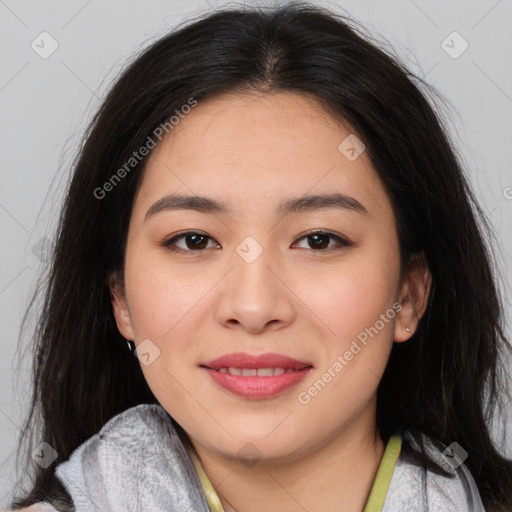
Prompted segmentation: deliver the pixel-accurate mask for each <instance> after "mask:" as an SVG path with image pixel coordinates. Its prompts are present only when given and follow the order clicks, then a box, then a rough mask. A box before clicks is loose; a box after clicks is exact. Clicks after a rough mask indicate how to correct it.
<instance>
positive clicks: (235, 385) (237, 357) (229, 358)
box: [201, 352, 313, 399]
mask: <svg viewBox="0 0 512 512" xmlns="http://www.w3.org/2000/svg"><path fill="white" fill-rule="evenodd" d="M201 366H202V367H203V368H204V369H205V371H207V372H208V374H209V375H210V376H211V377H212V379H213V380H214V382H216V383H217V384H218V385H219V386H220V387H222V388H223V389H226V390H228V391H231V392H232V393H234V394H236V395H238V396H242V397H244V398H251V399H265V398H272V397H274V396H276V395H278V394H280V393H282V392H283V391H285V390H286V389H289V388H290V387H292V386H293V385H295V384H297V383H298V382H300V381H301V380H302V379H303V378H304V377H305V376H306V375H307V374H308V373H309V371H310V370H311V368H312V367H313V365H312V364H311V363H309V362H304V361H299V360H297V359H293V358H291V357H288V356H284V355H281V354H273V353H268V354H262V355H259V356H255V355H251V354H245V353H241V352H239V353H234V354H227V355H225V356H222V357H219V358H217V359H214V360H212V361H209V362H207V363H204V364H202V365H201ZM221 368H223V369H224V370H223V371H219V370H220V369H221ZM226 368H231V369H233V368H236V369H239V370H244V369H245V370H247V369H256V370H257V369H261V368H272V369H275V368H281V369H284V370H285V372H284V373H280V374H279V375H268V376H259V375H249V376H245V375H233V374H231V373H229V372H227V371H226V370H225V369H226ZM239 370H237V371H236V372H237V373H238V372H239ZM232 371H235V370H232ZM279 372H280V371H279Z"/></svg>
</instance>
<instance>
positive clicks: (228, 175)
mask: <svg viewBox="0 0 512 512" xmlns="http://www.w3.org/2000/svg"><path fill="white" fill-rule="evenodd" d="M350 133H351V131H350V130H349V129H347V127H345V126H343V123H340V122H339V121H337V120H335V119H334V118H333V117H331V116H330V115H329V113H328V112H326V111H325V110H324V109H323V108H322V107H321V106H320V105H319V104H318V103H317V102H316V101H315V100H314V99H313V98H311V97H308V96H305V95H299V94H295V93H273V94H260V93H251V94H245V95H222V96H218V97H216V98H214V99H209V100H206V101H202V102H199V104H198V105H197V106H196V107H195V108H194V109H193V110H192V111H191V112H190V113H189V114H188V115H187V116H186V117H185V118H184V119H182V120H181V121H180V123H179V124H178V125H177V126H175V128H174V129H173V130H172V132H170V134H169V135H168V136H167V137H166V138H164V139H163V140H162V142H161V143H160V144H159V145H158V146H157V147H156V148H155V149H154V150H153V152H152V154H151V156H150V158H149V160H148V162H147V166H146V168H145V170H144V176H143V179H142V182H141V184H140V187H139V190H138V192H137V194H136V197H135V201H134V204H133V209H132V214H131V219H130V225H129V232H128V240H127V247H126V258H125V269H124V286H123V283H120V282H117V281H112V284H111V292H112V304H113V310H114V315H115V318H116V322H117V326H118V328H119V331H120V332H121V334H122V335H123V336H124V337H125V338H126V339H130V340H134V341H135V343H136V345H138V344H139V343H141V342H142V340H145V339H150V340H151V342H152V343H154V345H155V346H156V347H158V349H159V350H160V355H159V356H158V357H157V358H156V359H155V360H154V361H153V362H152V363H151V364H149V365H147V366H146V365H142V364H141V367H142V370H143V372H144V376H145V378H146V380H147V382H148V385H149V386H150V388H151V390H152V391H153V393H154V394H155V396H156V398H157V399H158V401H159V402H160V403H161V405H162V406H163V407H164V408H165V409H166V410H167V411H168V412H169V414H171V416H172V417H173V418H175V419H176V421H177V422H178V423H179V424H180V425H181V426H182V427H183V428H184V429H185V431H186V432H187V434H188V436H189V438H190V439H191V441H192V444H193V446H194V448H195V450H196V452H197V454H198V455H199V457H200V459H201V462H202V464H203V467H204V469H205V471H206V474H207V475H208V477H209V478H210V480H211V482H212V483H213V485H214V487H215V489H216V491H217V493H218V495H219V497H220V499H221V502H222V504H223V506H224V509H225V511H226V512H230V511H243V512H252V511H261V510H265V511H270V512H282V511H283V510H286V511H289V512H294V511H303V510H308V511H309V512H326V511H340V510H343V511H345V512H355V511H361V510H362V509H363V507H364V504H365V502H366V500H367V497H368V494H369V492H370V489H371V487H372V484H373V481H374V478H375V474H376V471H377V468H378V466H379V464H380V461H381V458H382V455H383V450H384V443H383V441H382V439H381V436H380V434H379V432H378V429H377V427H376V392H377V386H378V384H379V381H380V379H381V377H382V374H383V372H384V369H385V367H386V363H387V360H388V357H389V353H390V350H391V348H392V344H393V342H397V343H400V342H403V341H406V340H407V339H408V338H409V337H410V336H412V335H413V334H414V331H415V329H416V327H417V325H418V321H419V319H420V318H421V316H422V315H423V313H424V311H425V308H426V305H427V298H428V292H429V288H430V284H431V278H430V273H429V271H428V268H427V267H425V266H424V265H422V264H419V263H418V264H416V265H415V266H411V268H410V269H409V270H408V271H407V273H406V274H405V277H404V279H403V280H400V256H399V244H398V236H397V231H396V225H395V219H394V215H393V211H392V206H391V203H390V200H389V198H388V196H387V194H386V192H385V189H384V187H383V185H382V183H381V182H380V180H379V178H378V176H377V174H376V173H375V171H374V169H373V168H372V166H371V164H370V161H369V159H368V157H367V155H366V153H365V152H363V153H362V154H361V155H360V156H359V157H358V158H356V159H355V160H354V161H350V160H349V159H347V157H346V156H345V154H343V153H342V151H340V150H339V149H338V146H339V144H340V143H341V142H342V141H343V140H344V139H345V138H346V137H347V136H348V135H349V134H350ZM333 192H339V193H343V194H346V195H349V196H351V197H353V198H355V199H357V200H358V201H359V202H360V203H361V204H362V205H363V206H364V207H365V208H366V210H367V211H368V215H363V214H361V213H358V212H355V211H352V210H348V209H335V208H330V209H319V210H314V211H305V212H298V213H297V212H296V213H289V214H287V215H285V216H283V215H277V214H276V213H275V211H274V209H275V206H276V204H277V203H279V202H280V201H281V200H284V199H289V198H291V197H300V196H304V195H306V194H317V193H318V194H320V193H333ZM170 193H179V194H187V195H188V194H190V195H194V194H195V195H201V196H203V195H204V196H208V197H210V198H214V199H217V200H219V201H228V202H229V203H230V204H231V205H232V207H233V213H226V214H224V213H223V214H219V213H217V214H208V213H200V212H197V211H192V210H183V209H182V210H175V211H163V212H160V213H157V214H156V215H154V216H152V217H150V218H149V219H148V220H147V221H144V216H145V215H146V212H147V210H148V209H149V208H150V207H151V205H153V203H155V202H156V201H157V200H159V199H160V198H162V197H163V196H165V195H167V194H170ZM188 230H190V231H199V232H201V233H203V234H206V235H208V237H210V238H207V239H206V240H205V241H204V244H203V246H202V247H206V248H203V249H201V250H198V249H194V248H193V247H194V245H193V244H192V243H190V238H189V244H188V245H187V239H184V238H182V239H181V240H179V241H177V242H176V245H177V247H179V248H181V249H183V252H181V253H173V252H171V251H169V249H168V248H166V247H165V246H163V243H164V242H165V241H166V240H168V239H170V238H172V236H173V235H175V234H177V233H180V232H183V231H188ZM310 230H328V231H332V232H334V233H335V234H338V235H340V236H342V237H344V238H346V239H348V241H350V245H348V246H340V245H338V244H339V243H338V241H337V240H336V239H334V238H329V237H327V238H324V239H321V240H320V245H321V242H322V240H323V241H324V245H323V246H322V247H325V246H328V248H320V249H318V248H316V247H318V245H319V244H318V243H317V244H316V245H315V240H313V241H311V238H308V237H307V236H306V237H305V236H304V233H306V232H309V231H310ZM248 236H251V237H253V238H254V239H255V240H256V241H257V242H258V244H259V245H260V246H261V248H262V250H263V252H262V253H261V255H260V256H259V257H258V258H257V259H256V260H255V261H253V262H252V263H248V262H246V261H245V260H244V259H243V258H242V257H240V256H239V254H238V253H237V251H236V248H237V246H238V245H239V244H240V243H241V242H242V241H243V240H244V239H245V238H246V237H248ZM191 247H192V248H191ZM187 249H188V252H185V251H187ZM394 303H398V304H400V306H401V310H400V311H399V313H397V315H396V316H395V317H394V318H393V319H392V320H390V321H389V322H387V323H385V325H384V328H382V329H381V330H380V331H379V332H378V335H376V336H374V337H373V338H369V342H368V344H367V345H366V346H364V348H363V349H362V350H361V351H360V352H359V353H358V354H357V355H355V356H354V358H353V359H352V360H351V361H350V362H349V363H348V364H347V365H346V367H345V368H344V369H343V371H341V372H339V373H338V374H336V376H335V377H334V378H332V380H331V382H329V383H328V384H327V385H326V386H325V387H324V388H323V389H322V390H321V392H319V393H318V394H317V395H316V396H314V397H312V398H311V400H310V401H309V403H307V404H303V403H301V402H300V401H299V400H298V394H299V393H300V392H302V391H307V390H308V388H310V386H312V385H313V383H314V382H316V381H317V380H318V379H319V378H321V376H322V374H323V373H324V372H326V371H327V370H328V368H329V367H332V365H333V363H334V362H335V361H336V360H337V357H338V356H339V355H343V354H344V353H345V352H346V351H347V350H348V349H349V348H350V346H351V343H352V341H353V340H356V339H357V336H358V334H359V333H361V332H362V331H364V329H365V328H367V327H370V326H373V325H374V324H375V322H376V321H377V320H378V319H379V316H380V315H381V314H384V313H385V312H386V311H387V310H388V309H390V308H391V307H392V305H393V304H394ZM406 327H409V329H410V331H409V332H408V331H406ZM232 352H248V353H252V354H263V353H266V352H277V353H281V354H285V355H289V356H292V357H294V358H296V359H298V360H300V361H309V362H310V363H311V364H312V365H313V366H314V368H313V369H312V370H311V371H310V373H309V374H308V375H307V377H306V378H305V379H304V380H303V381H302V382H300V383H299V384H298V385H297V386H294V387H293V388H291V389H288V390H287V391H285V392H284V393H282V394H281V395H279V396H277V397H273V398H270V399H264V400H250V399H247V398H242V397H239V396H236V395H233V394H231V393H230V392H229V391H225V390H223V389H222V388H220V387H218V386H217V385H216V384H215V383H214V382H213V380H212V379H211V378H210V376H209V375H208V373H207V372H206V371H205V370H204V369H202V368H201V367H200V366H199V365H200V364H202V363H205V362H207V361H209V360H212V359H214V358H216V357H219V356H221V355H224V354H228V353H232ZM249 442H250V443H252V444H253V445H254V446H255V447H256V448H257V451H258V457H257V458H258V460H257V462H256V463H255V464H252V465H248V464H247V463H246V462H244V461H243V460H241V457H240V456H239V451H240V450H241V449H242V448H243V447H244V445H246V443H249Z"/></svg>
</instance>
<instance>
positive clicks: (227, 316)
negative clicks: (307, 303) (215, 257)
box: [216, 251, 295, 334]
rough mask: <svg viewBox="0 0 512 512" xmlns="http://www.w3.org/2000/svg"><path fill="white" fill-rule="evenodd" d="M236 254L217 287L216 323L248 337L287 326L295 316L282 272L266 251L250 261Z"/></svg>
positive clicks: (289, 291)
mask: <svg viewBox="0 0 512 512" xmlns="http://www.w3.org/2000/svg"><path fill="white" fill-rule="evenodd" d="M240 254H242V253H240ZM240 254H238V253H235V254H234V255H233V258H232V261H231V263H232V265H233V268H232V270H231V271H230V272H229V273H228V275H227V276H226V279H224V280H223V281H222V284H221V286H220V289H219V293H220V299H219V301H218V303H217V310H216V317H217V321H218V322H219V323H220V324H222V325H223V326H224V327H228V328H231V329H233V328H239V329H242V330H244V331H246V332H248V333H251V334H257V333H260V332H265V331H269V330H270V331H272V330H278V329H281V328H283V327H285V326H287V325H289V324H290V323H291V322H293V319H294V317H295V308H294V305H293V303H292V302H291V298H292V297H293V293H292V291H291V289H290V287H289V285H288V284H287V283H286V277H285V276H286V272H284V271H283V270H282V268H279V266H278V264H277V262H276V260H275V259H273V258H272V256H271V254H270V252H269V251H263V252H262V253H261V254H260V255H259V256H258V257H257V258H256V259H255V260H254V261H251V259H244V257H243V254H242V256H240Z"/></svg>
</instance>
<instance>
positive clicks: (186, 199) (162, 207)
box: [144, 193, 370, 221]
mask: <svg viewBox="0 0 512 512" xmlns="http://www.w3.org/2000/svg"><path fill="white" fill-rule="evenodd" d="M330 208H336V209H341V210H349V211H353V212H356V213H360V214H362V215H367V216H369V215H370V214H369V213H368V210H367V209H366V208H365V207H364V206H363V205H362V204H361V203H360V202H359V201H358V200H357V199H354V198H353V197H350V196H347V195H345V194H340V193H333V194H317V195H308V196H302V197H295V198H291V199H286V200H284V201H282V202H281V203H279V204H278V205H277V207H276V209H275V212H276V214H278V215H279V214H280V215H287V214H288V213H301V212H306V211H314V210H323V209H330ZM172 210H194V211H197V212H200V213H206V214H226V213H232V212H233V208H232V207H231V205H230V204H229V203H227V202H224V201H217V200H216V199H211V198H209V197H204V196H183V195H178V194H170V195H167V196H165V197H162V198H161V199H159V200H158V201H157V202H156V203H154V204H153V205H152V206H151V207H150V208H149V210H148V211H147V212H146V215H145V217H144V221H147V220H148V219H149V218H150V217H153V216H154V215H156V214H157V213H160V212H164V211H172Z"/></svg>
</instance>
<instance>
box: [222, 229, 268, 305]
mask: <svg viewBox="0 0 512 512" xmlns="http://www.w3.org/2000/svg"><path fill="white" fill-rule="evenodd" d="M262 243H264V242H262ZM272 254H273V251H272V249H270V248H269V247H268V246H267V247H265V248H264V247H263V245H262V244H260V242H258V240H256V238H255V237H253V236H247V237H246V238H244V239H243V240H242V242H240V244H238V246H237V247H236V249H235V253H234V254H233V258H232V261H233V265H234V267H235V268H234V272H233V281H234V283H233V284H234V286H235V291H237V290H238V291H239V292H240V293H243V294H244V296H245V295H248V297H251V296H254V298H256V296H258V295H259V296H262V295H266V294H268V295H270V296H273V295H275V294H276V293H277V290H276V289H275V283H274V280H273V278H274V277H275V276H274V275H273V273H272V272H271V271H270V268H271V267H272V264H274V266H276V265H278V262H277V261H276V258H275V257H274V258H272ZM274 256H275V255H274ZM272 260H273V261H272ZM268 298H269V297H266V300H268Z"/></svg>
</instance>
